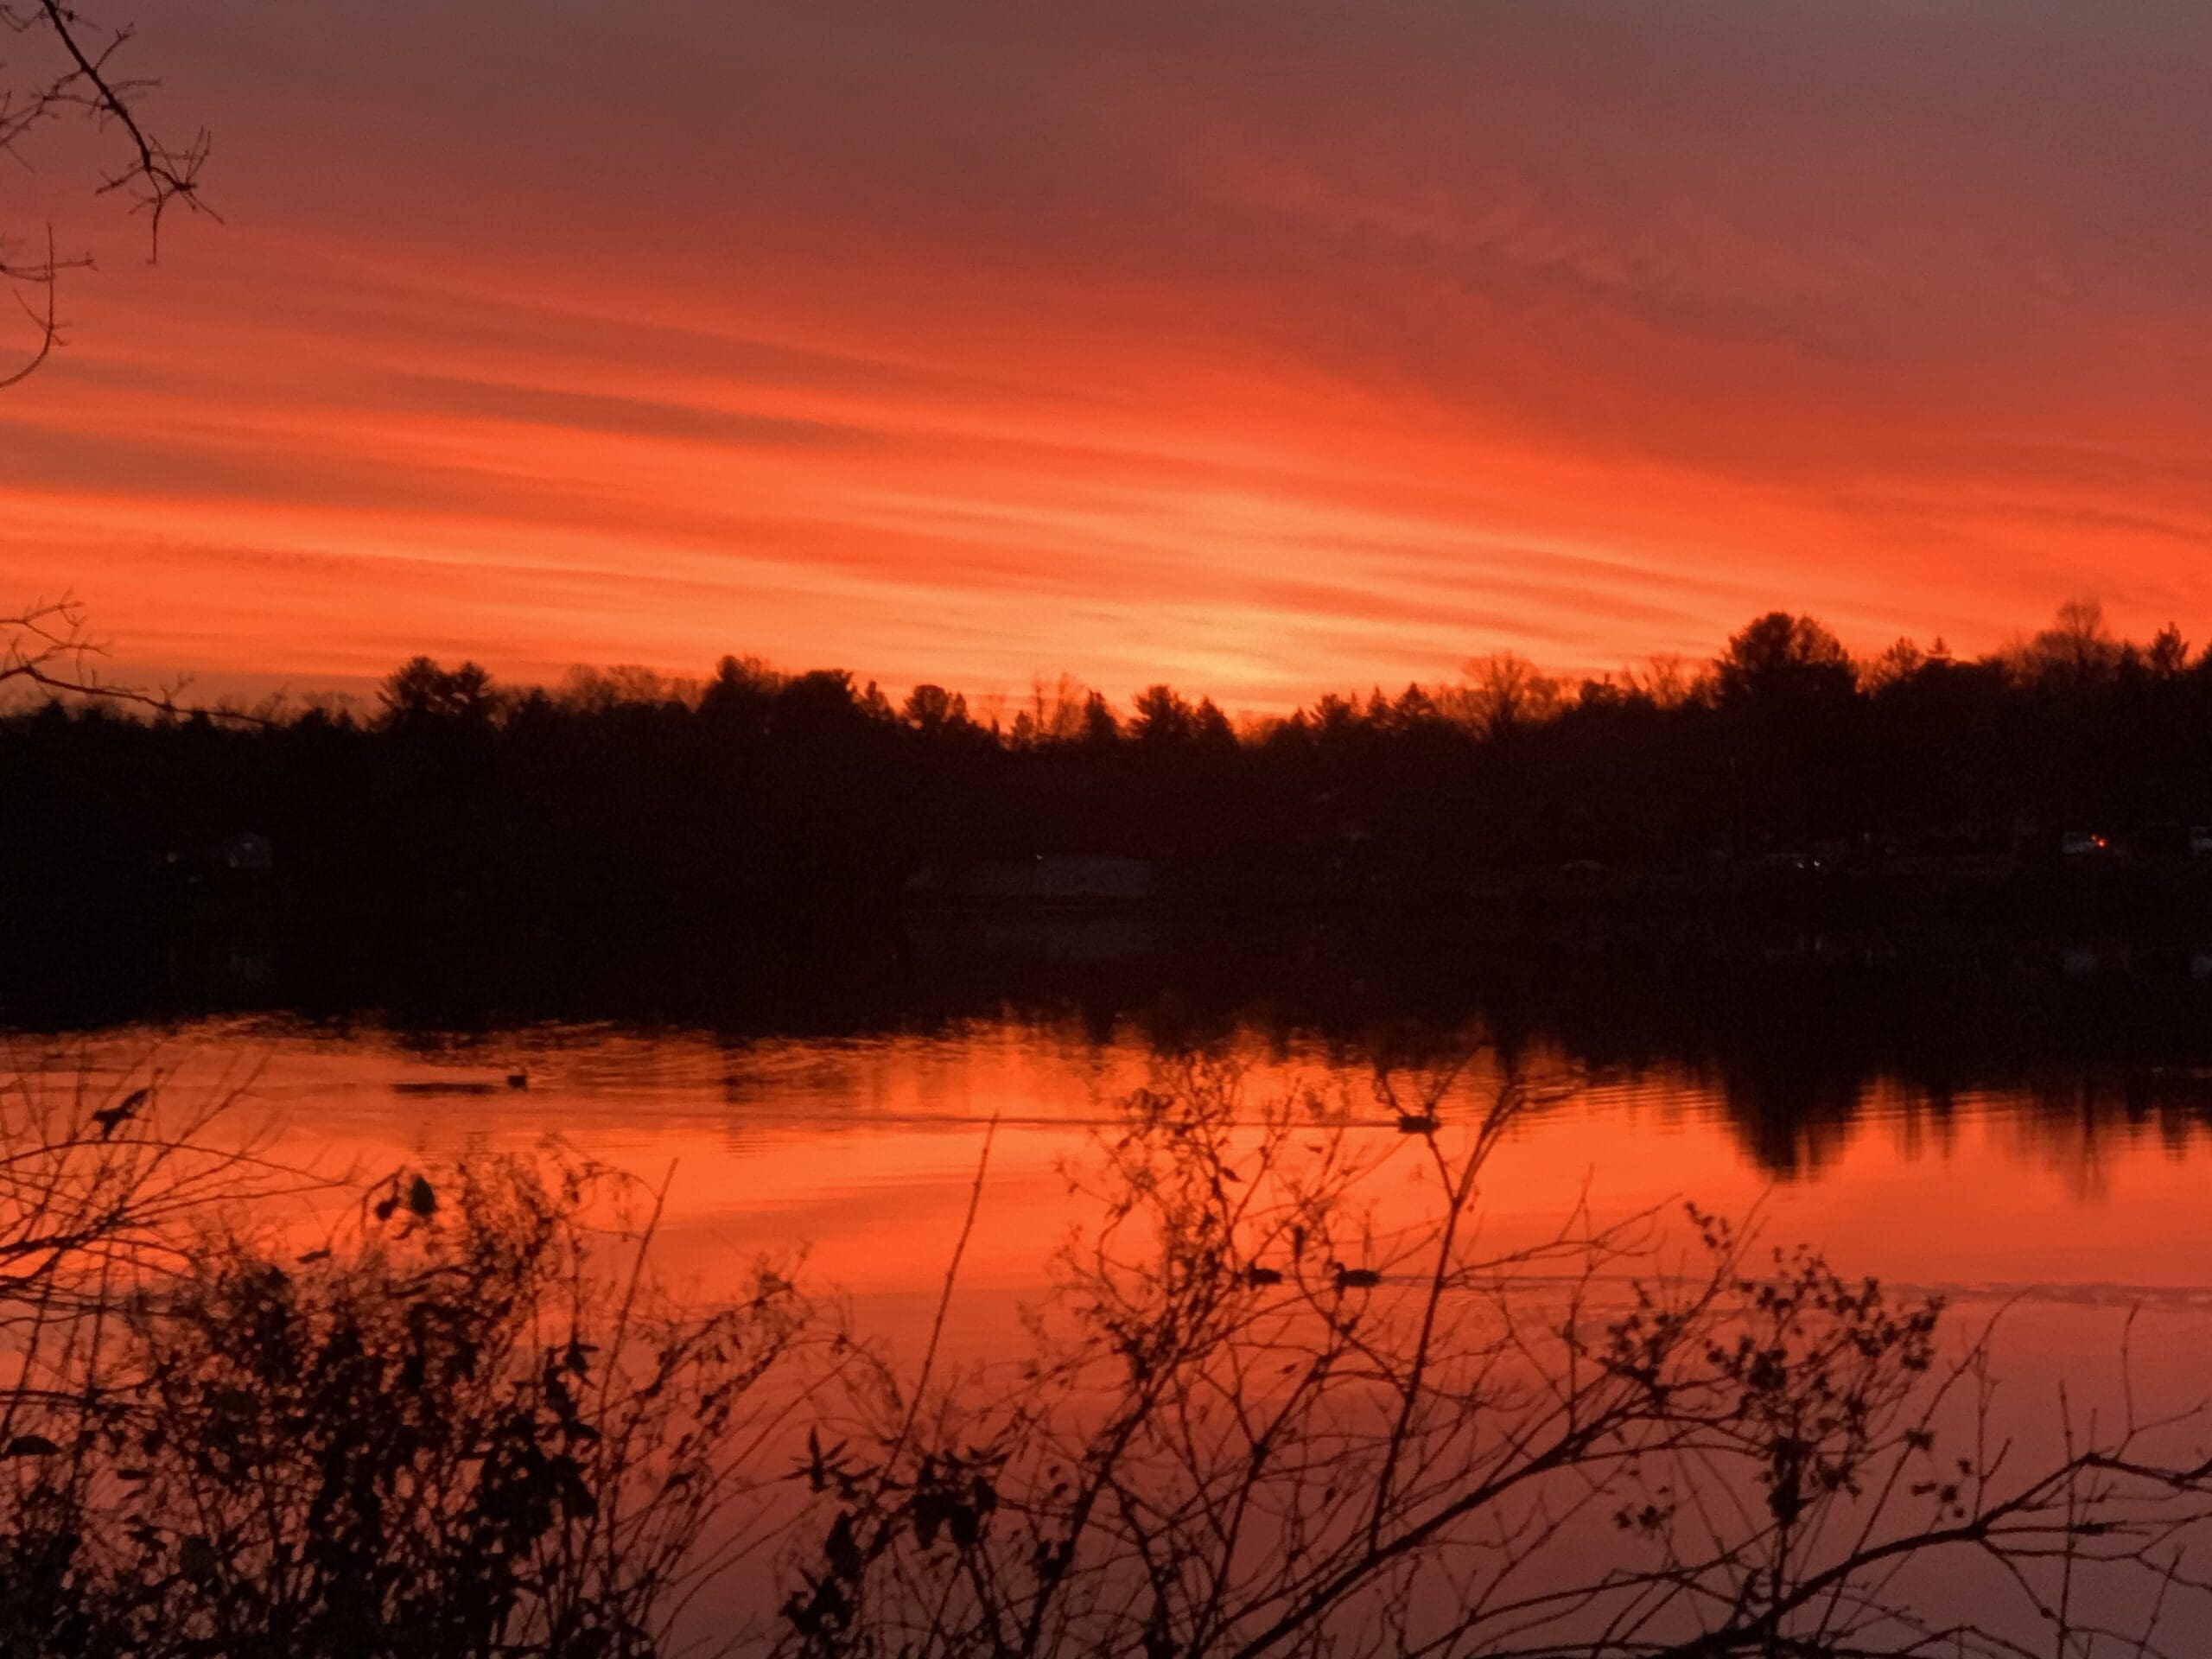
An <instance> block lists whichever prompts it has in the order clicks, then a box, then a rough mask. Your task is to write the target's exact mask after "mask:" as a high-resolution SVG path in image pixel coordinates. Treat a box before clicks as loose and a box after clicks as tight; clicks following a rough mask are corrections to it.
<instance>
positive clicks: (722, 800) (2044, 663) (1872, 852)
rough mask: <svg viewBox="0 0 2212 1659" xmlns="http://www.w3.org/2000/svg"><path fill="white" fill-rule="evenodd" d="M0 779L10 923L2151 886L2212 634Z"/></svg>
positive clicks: (2173, 814) (26, 727) (429, 713)
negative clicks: (1019, 880) (989, 897)
mask: <svg viewBox="0 0 2212 1659" xmlns="http://www.w3.org/2000/svg"><path fill="white" fill-rule="evenodd" d="M0 766H4V775H5V778H6V788H5V791H4V797H0V861H3V864H4V868H6V869H7V870H8V872H9V874H10V880H11V882H12V883H14V884H15V885H16V892H17V893H18V894H19V895H20V898H19V901H18V903H17V905H16V913H17V914H18V915H19V916H21V917H22V918H25V919H26V921H27V922H28V923H29V925H31V927H32V928H33V930H34V931H33V937H39V936H40V934H41V930H44V931H48V932H49V933H50V932H53V931H64V930H66V931H70V932H72V933H73V934H76V935H79V936H82V935H84V934H85V933H86V932H92V933H94V934H100V933H103V932H104V933H105V934H107V935H108V936H113V935H114V934H115V933H117V932H118V931H123V932H143V931H145V930H146V929H148V928H149V927H153V928H156V929H158V930H160V931H164V932H173V931H175V926H176V925H180V924H183V923H187V922H189V921H191V920H192V919H193V918H196V917H198V918H204V917H205V916H206V915H207V914H209V913H221V914H226V915H250V914H253V913H257V912H268V913H277V914H281V915H283V917H285V918H289V924H290V925H296V926H302V927H308V928H311V929H321V930H328V931H329V937H333V938H336V937H341V936H343V937H365V936H366V935H367V934H372V933H374V934H384V935H386V936H388V937H393V938H424V939H428V938H435V937H437V936H438V934H439V933H440V931H442V930H454V929H461V930H464V931H474V932H480V933H481V932H489V933H490V934H492V935H493V937H499V938H508V939H511V940H512V941H516V942H518V943H522V944H559V943H575V942H585V943H600V942H604V941H607V940H608V939H610V938H613V937H614V936H616V935H625V936H631V937H642V938H676V937H677V936H679V935H687V934H688V935H697V934H700V933H702V932H710V933H714V934H717V935H721V934H727V933H728V932H730V931H739V932H745V931H757V932H760V933H761V934H762V935H763V936H764V937H766V936H767V935H768V934H770V933H772V932H775V931H779V930H780V931H783V932H784V933H786V934H789V933H794V932H796V933H798V934H801V935H804V933H806V932H807V931H809V930H811V929H816V928H818V927H820V926H822V925H824V924H825V918H835V917H838V916H853V915H868V914H876V913H883V912H888V911H893V910H895V909H896V908H897V907H898V906H899V905H900V904H901V903H902V902H903V901H904V900H906V899H908V898H909V897H911V893H910V884H911V883H912V880H913V879H914V878H915V877H916V875H917V874H918V873H921V872H924V871H929V870H937V871H939V872H943V871H948V870H949V871H956V872H957V871H959V870H961V869H963V868H973V867H974V866H975V865H976V864H977V863H978V862H979V861H1021V860H1030V859H1033V858H1034V857H1036V856H1039V855H1118V856H1122V857H1128V858H1135V859H1141V860H1144V861H1148V862H1149V863H1150V865H1151V866H1152V867H1153V868H1154V870H1156V872H1157V874H1158V879H1159V885H1160V891H1161V893H1162V895H1163V897H1164V898H1165V899H1167V900H1168V901H1170V902H1174V903H1198V904H1203V905H1212V906H1223V907H1226V908H1232V909H1233V908H1234V907H1236V906H1255V907H1268V908H1276V909H1280V908H1281V907H1285V906H1340V907H1342V906H1348V907H1369V908H1372V907H1377V906H1382V907H1389V906H1399V907H1418V908H1421V909H1424V910H1427V909H1431V908H1433V907H1435V906H1439V905H1448V904H1455V903H1466V902H1482V901H1484V900H1485V899H1489V900H1493V901H1495V900H1498V899H1501V898H1510V897H1512V896H1513V895H1516V894H1517V895H1519V896H1520V898H1521V899H1523V900H1532V901H1534V902H1537V903H1539V904H1541V905H1544V906H1567V907H1571V906H1573V905H1574V904H1576V903H1579V902H1607V903H1629V904H1634V903H1639V902H1658V901H1659V900H1660V899H1663V898H1665V897H1666V896H1668V895H1673V896H1674V897H1675V898H1676V899H1684V898H1687V899H1695V900H1697V901H1698V902H1700V903H1703V902H1707V901H1708V900H1710V899H1711V898H1712V896H1713V894H1714V893H1716V892H1722V891H1726V890H1731V889H1736V890H1742V891H1745V892H1756V893H1758V895H1759V896H1760V899H1759V901H1760V902H1761V903H1762V904H1766V903H1770V902H1777V894H1781V895H1783V896H1784V897H1785V898H1786V896H1787V895H1788V894H1789V893H1799V892H1803V893H1814V892H1819V891H1822V890H1827V889H1834V890H1837V891H1846V890H1847V891H1851V892H1853V893H1865V892H1867V891H1871V890H1872V889H1874V888H1876V887H1881V886H1882V885H1883V884H1885V883H1887V884H1891V885H1894V886H1900V887H1901V890H1903V891H1906V892H1908V893H1920V892H1922V891H1923V889H1921V888H1916V887H1914V886H1913V883H1915V882H1923V883H1925V882H1929V881H1933V882H1936V884H1937V885H1938V886H1939V887H1940V886H1941V885H1942V883H1944V882H1947V881H1953V882H1955V881H1958V880H1966V879H1967V878H1966V876H1965V875H1963V874H1960V873H1961V872H1971V873H1973V874H1972V879H1973V880H1975V881H1980V882H1982V883H1983V884H1984V885H1985V886H1986V885H1987V884H1988V883H1989V882H1991V881H1998V882H2000V883H2001V882H2003V881H2008V880H2009V881H2016V882H2018V883H2024V884H2026V885H2028V886H2031V887H2033V886H2040V887H2051V886H2054V885H2057V886H2063V885H2066V884H2069V883H2071V884H2073V885H2075V886H2079V885H2080V884H2081V881H2082V880H2096V881H2101V882H2103V883H2105V884H2106V885H2107V886H2109V887H2113V889H2115V890H2119V889H2124V888H2126V887H2128V886H2129V884H2130V883H2131V882H2133V883H2135V884H2136V885H2137V886H2139V887H2140V886H2142V884H2143V883H2145V882H2146V881H2147V882H2149V883H2150V887H2148V888H2147V889H2145V891H2147V892H2149V893H2152V897H2151V898H2149V899H2143V900H2142V901H2141V902H2142V905H2143V906H2145V907H2147V908H2150V909H2158V908H2161V907H2164V906H2166V905H2167V904H2168V903H2169V901H2170V898H2171V891H2172V890H2174V889H2176V888H2177V887H2178V888H2187V889H2190V890H2191V891H2193V889H2194V887H2195V885H2196V881H2195V877H2194V875H2193V874H2192V872H2191V863H2192V861H2191V858H2190V854H2191V852H2192V850H2193V849H2192V845H2191V836H2190V826H2192V825H2203V824H2209V823H2212V651H2208V652H2201V653H2199V652H2192V651H2191V649H2190V647H2189V646H2188V645H2186V644H2185V643H2184V641H2183V639H2182V636H2181V634H2180V633H2179V632H2178V631H2177V630H2176V629H2171V628H2169V629H2168V630H2166V631H2164V632H2161V633H2160V634H2159V635H2158V637H2157V638H2156V639H2152V641H2150V642H2149V643H2148V644H2135V643H2129V642H2125V641H2122V640H2120V639H2116V638H2114V637H2113V635H2112V634H2111V632H2109V631H2108V630H2107V628H2106V626H2105V625H2104V623H2103V620H2102V618H2101V614H2100V613H2099V611H2098V609H2097V608H2096V607H2094V605H2088V604H2075V605H2069V606H2068V607H2065V609H2064V610H2063V611H2062V613H2060V616H2059V618H2058V620H2057V621H2056V623H2055V624H2054V626H2051V627H2050V628H2048V629H2045V630H2044V631H2043V632H2038V633H2036V634H2033V635H2031V636H2026V637H2024V638H2022V639H2020V640H2019V641H2018V644H2017V645H2014V646H2013V647H2012V648H2010V649H2008V650H2005V651H2003V652H1996V653H1993V654H1991V655H1988V656H1986V657H1982V658H1974V659H1971V660H1969V659H1963V658H1956V657H1954V656H1953V655H1951V654H1950V653H1949V652H1947V651H1946V650H1945V649H1944V648H1943V647H1942V645H1941V644H1940V643H1938V644H1935V645H1929V646H1927V647H1922V646H1919V645H1915V644H1913V643H1911V642H1910V641H1905V642H1900V643H1899V644H1898V645H1896V646H1893V647H1891V649H1890V650H1888V651H1886V652H1883V653H1882V654H1881V655H1880V656H1878V657H1877V658H1873V659H1872V660H1862V661H1854V660H1853V658H1851V657H1850V656H1849V655H1848V654H1847V652H1846V651H1845V650H1844V649H1843V647H1842V646H1841V645H1840V644H1839V642H1838V641H1837V639H1836V638H1835V636H1834V634H1833V633H1831V632H1829V631H1828V630H1827V628H1825V627H1824V626H1821V624H1820V623H1818V622H1816V621H1815V620H1811V619H1809V618H1805V617H1800V616H1793V615H1790V614H1788V613H1781V612H1777V613H1770V614H1768V615H1765V616H1762V617H1760V618H1758V619H1757V620H1754V621H1752V622H1751V623H1750V624H1749V625H1748V626H1746V627H1745V628H1744V630H1743V631H1742V632H1739V633H1738V634H1737V635H1736V636H1735V637H1734V638H1733V639H1731V640H1729V641H1728V643H1727V645H1726V648H1725V649H1724V650H1723V651H1722V652H1721V653H1720V654H1719V656H1718V657H1717V658H1714V659H1713V661H1712V662H1711V663H1709V664H1704V665H1697V664H1684V663H1681V662H1675V661H1665V660H1662V661H1657V662H1654V663H1652V664H1649V665H1647V666H1645V667H1643V668H1642V669H1639V670H1635V671H1628V672H1624V673H1621V674H1617V675H1611V676H1607V677H1600V678H1596V679H1589V680H1585V681H1583V682H1582V683H1580V684H1574V685H1570V684H1567V683H1562V682H1560V681H1559V680H1557V679H1554V678H1553V677H1548V676H1546V675H1544V674H1542V673H1541V672H1539V671H1536V670H1535V668H1533V667H1532V666H1531V665H1529V664H1527V663H1525V662H1522V660H1520V659H1518V658H1513V657H1510V656H1498V657H1492V658H1485V659H1482V660H1480V661H1477V662H1472V663H1470V664H1468V665H1467V668H1466V671H1465V675H1464V676H1463V677H1462V678H1460V679H1459V681H1457V682H1455V683H1450V684H1446V685H1436V686H1427V687H1424V686H1419V685H1409V686H1408V687H1406V688H1405V689H1404V690H1402V691H1399V692H1397V693H1396V694H1395V695H1391V694H1386V693H1384V692H1383V691H1381V690H1376V691H1373V692H1371V693H1370V694H1368V695H1366V696H1325V697H1323V698H1321V699H1319V701H1318V702H1315V703H1313V705H1312V706H1310V707H1308V708H1306V709H1300V711H1298V712H1297V713H1296V714H1294V715H1290V716H1289V717H1287V718H1268V719H1248V720H1243V721H1232V720H1231V719H1230V717H1229V716H1228V715H1225V714H1224V712H1223V711H1222V710H1221V709H1218V708H1217V707H1216V706H1215V705H1214V704H1213V703H1212V702H1210V701H1206V700H1204V699H1199V700H1197V701H1193V700H1192V699H1191V698H1189V697H1187V696H1184V695H1183V694H1181V693H1179V692H1178V691H1177V690H1174V689H1173V688H1172V687H1170V686H1166V685H1155V686H1152V687H1150V688H1147V690H1143V691H1142V692H1141V693H1139V694H1138V695H1137V696H1135V699H1134V700H1133V701H1132V702H1131V703H1130V704H1129V705H1128V706H1127V707H1126V708H1123V707H1117V706H1116V705H1115V704H1113V703H1111V702H1109V701H1108V700H1107V699H1106V698H1105V697H1104V696H1102V695H1100V694H1098V693H1097V692H1095V691H1092V690H1088V689H1087V688H1084V687H1083V686H1080V685H1078V684H1076V683H1073V682H1071V681H1068V680H1065V679H1063V680H1062V681H1061V683H1059V684H1058V687H1057V688H1053V689H1050V690H1047V689H1044V688H1041V687H1040V688H1039V689H1038V690H1036V691H1035V692H1034V693H1033V695H1032V696H1030V697H1028V698H1027V699H1026V700H1025V701H1024V702H1022V704H1021V705H1020V706H1019V707H1010V706H1003V705H1001V704H999V703H997V702H991V703H988V704H986V703H984V702H978V701H970V700H969V699H966V698H963V696H959V695H957V694H955V693H952V692H950V691H947V690H944V689H942V688H939V687H937V686H931V685H923V686H919V687H917V688H916V689H915V690H913V691H912V693H911V695H909V696H906V698H905V700H904V701H903V702H895V703H894V702H893V701H892V700H891V699H890V698H889V697H887V696H886V695H885V694H884V693H883V692H882V691H881V690H880V689H879V688H878V687H876V686H875V685H874V684H873V683H868V684H861V683H856V682H855V678H854V677H853V676H851V675H850V674H848V673H845V672H843V671H836V670H814V671H805V672H783V671H778V670H775V669H772V668H770V667H768V666H766V664H762V663H760V662H759V661H757V660H753V659H744V658H723V659H722V661H721V664H719V665H718V666H717V667H716V669H715V671H714V673H713V674H712V675H711V677H709V678H707V679H706V680H704V681H703V682H698V683H691V682H673V681H670V680H668V679H665V678H664V677H660V676H658V675H655V674H652V673H650V672H647V671H641V670H627V669H618V670H613V671H586V670H579V671H575V672H574V673H572V674H571V675H570V676H569V678H568V679H567V680H566V681H565V682H563V683H562V684H561V685H559V686H557V687H556V688H550V689H548V688H541V687H521V686H517V687H509V686H503V685H501V684H499V683H497V682H495V681H494V680H493V678H492V677H491V676H490V675H488V674H487V673H486V671H484V670H482V669H481V668H480V667H478V666H476V665H474V664H467V663H464V664H460V665H459V666H457V667H450V668H448V667H445V666H442V665H441V664H438V663H435V662H434V661H432V660H430V659H429V658H416V660H414V661H412V662H410V663H408V664H405V665H404V667H402V668H400V669H399V670H397V671H396V672H394V673H393V674H392V675H391V677H389V679H388V680H387V681H386V682H385V684H384V686H383V688H382V690H381V692H380V694H379V696H378V699H377V701H376V703H375V705H374V706H373V707H363V708H358V709H357V708H353V707H351V706H347V705H345V704H343V703H340V702H330V701H321V702H309V703H307V704H305V705H302V706H299V707H293V708H285V707H277V708H273V709H267V710H263V711H260V712H259V713H258V714H256V715H242V714H241V713H239V712H238V711H230V712H228V713H225V712H221V711H207V710H201V711H194V712H181V711H176V710H163V709H158V708H156V709H149V708H148V707H147V706H146V703H145V702H144V700H143V699H141V700H140V701H138V702H118V701H115V700H112V699H110V698H103V697H99V696H92V697H86V696H54V697H52V698H51V699H50V700H47V701H44V702H38V703H35V704H34V703H29V702H24V703H21V704H19V706H18V707H17V709H16V711H15V712H13V713H12V714H10V715H8V716H7V717H6V718H5V720H4V721H0ZM2069 834H2071V835H2073V836H2075V841H2074V844H2073V848H2072V851H2071V853H2070V854H2069V853H2068V852H2064V851H2062V845H2063V841H2064V839H2065V838H2066V837H2067V836H2069ZM2091 838H2094V839H2091ZM2197 850H2201V849H2197ZM2195 862H2196V866H2197V867H2198V868H2206V869H2208V870H2212V860H2206V859H2199V860H2196V861H2195ZM2091 871H2094V872H2097V874H2095V875H2094V876H2091V875H2090V874H2089V873H2090V872H2091ZM1946 872H1949V873H1950V874H1945V873H1946ZM1931 873H1932V874H1931ZM1793 902H1794V901H1793ZM1912 902H1915V903H1917V902H1920V899H1917V898H1916V899H1913V900H1912ZM394 930H397V931H394Z"/></svg>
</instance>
